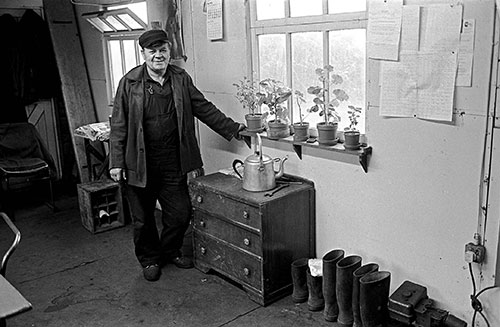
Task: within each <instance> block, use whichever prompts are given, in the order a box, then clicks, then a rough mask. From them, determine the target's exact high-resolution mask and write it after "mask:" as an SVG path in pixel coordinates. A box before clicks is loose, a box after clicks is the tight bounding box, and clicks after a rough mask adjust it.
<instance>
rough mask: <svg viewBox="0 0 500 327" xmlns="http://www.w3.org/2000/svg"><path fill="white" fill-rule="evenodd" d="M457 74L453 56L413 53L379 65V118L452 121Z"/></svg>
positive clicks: (455, 57) (442, 53)
mask: <svg viewBox="0 0 500 327" xmlns="http://www.w3.org/2000/svg"><path fill="white" fill-rule="evenodd" d="M456 72H457V55H456V53H452V52H440V53H436V52H427V53H424V52H418V53H417V52H415V53H406V54H401V55H400V61H399V62H384V63H383V64H382V74H381V77H382V83H381V92H380V115H382V116H392V117H417V118H424V119H433V120H442V121H451V119H452V114H453V96H454V90H455V78H456Z"/></svg>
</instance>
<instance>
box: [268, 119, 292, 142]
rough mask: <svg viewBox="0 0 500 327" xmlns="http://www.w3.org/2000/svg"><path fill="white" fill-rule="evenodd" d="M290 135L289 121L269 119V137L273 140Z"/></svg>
mask: <svg viewBox="0 0 500 327" xmlns="http://www.w3.org/2000/svg"><path fill="white" fill-rule="evenodd" d="M288 136H290V127H289V126H288V124H287V123H280V122H276V121H274V120H271V121H269V123H268V129H267V137H268V138H270V139H272V140H278V139H282V138H285V137H288Z"/></svg>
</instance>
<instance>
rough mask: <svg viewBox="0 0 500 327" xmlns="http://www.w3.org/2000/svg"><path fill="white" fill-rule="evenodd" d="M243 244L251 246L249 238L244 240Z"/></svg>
mask: <svg viewBox="0 0 500 327" xmlns="http://www.w3.org/2000/svg"><path fill="white" fill-rule="evenodd" d="M243 243H244V244H245V245H246V246H249V245H250V240H249V239H248V238H245V239H244V240H243Z"/></svg>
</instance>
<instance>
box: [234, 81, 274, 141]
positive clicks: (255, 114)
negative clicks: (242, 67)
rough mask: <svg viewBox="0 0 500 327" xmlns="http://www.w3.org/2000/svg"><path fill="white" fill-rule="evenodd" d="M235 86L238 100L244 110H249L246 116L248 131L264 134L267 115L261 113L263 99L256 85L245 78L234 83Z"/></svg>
mask: <svg viewBox="0 0 500 327" xmlns="http://www.w3.org/2000/svg"><path fill="white" fill-rule="evenodd" d="M233 85H234V86H235V87H236V98H237V99H238V101H239V102H240V103H241V104H242V105H243V109H244V110H245V111H246V110H248V113H247V114H245V120H246V123H247V131H249V132H262V131H263V130H264V121H265V118H266V116H267V113H265V114H262V113H261V112H260V106H261V105H262V100H263V99H262V97H261V96H260V95H259V93H258V89H257V87H256V86H255V83H254V82H253V81H252V80H250V79H249V78H247V77H246V76H244V77H243V79H242V80H240V81H239V82H238V83H233Z"/></svg>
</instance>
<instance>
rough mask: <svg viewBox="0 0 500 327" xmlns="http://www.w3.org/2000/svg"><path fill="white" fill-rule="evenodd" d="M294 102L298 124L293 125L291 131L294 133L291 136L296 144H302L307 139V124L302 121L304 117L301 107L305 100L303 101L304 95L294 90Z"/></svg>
mask: <svg viewBox="0 0 500 327" xmlns="http://www.w3.org/2000/svg"><path fill="white" fill-rule="evenodd" d="M294 94H295V102H296V103H297V107H298V108H299V119H300V120H299V122H296V123H293V129H294V131H295V133H294V134H293V140H294V141H297V142H303V141H305V140H307V139H308V138H309V123H308V122H305V121H304V115H303V114H302V106H301V104H304V103H305V102H306V100H305V99H304V93H302V92H300V91H298V90H296V91H295V92H294Z"/></svg>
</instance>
